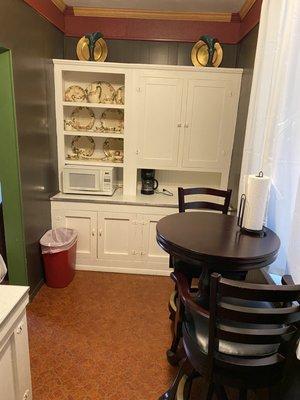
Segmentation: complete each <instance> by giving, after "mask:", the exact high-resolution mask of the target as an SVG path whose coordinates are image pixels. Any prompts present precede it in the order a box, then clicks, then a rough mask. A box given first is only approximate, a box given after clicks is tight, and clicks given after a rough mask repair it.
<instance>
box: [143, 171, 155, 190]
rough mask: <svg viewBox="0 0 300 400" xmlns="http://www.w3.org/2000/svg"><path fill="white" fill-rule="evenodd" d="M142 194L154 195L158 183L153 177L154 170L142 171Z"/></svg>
mask: <svg viewBox="0 0 300 400" xmlns="http://www.w3.org/2000/svg"><path fill="white" fill-rule="evenodd" d="M141 176H142V189H141V193H142V194H154V191H155V190H156V189H157V188H158V181H157V180H156V179H155V178H154V177H155V170H154V169H142V171H141Z"/></svg>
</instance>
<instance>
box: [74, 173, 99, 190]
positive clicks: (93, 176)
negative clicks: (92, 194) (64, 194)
mask: <svg viewBox="0 0 300 400" xmlns="http://www.w3.org/2000/svg"><path fill="white" fill-rule="evenodd" d="M67 176H68V181H69V182H68V184H67V186H68V188H69V189H70V190H86V191H99V190H100V182H101V180H100V171H95V170H94V171H88V170H86V171H80V172H79V171H69V172H68V173H67Z"/></svg>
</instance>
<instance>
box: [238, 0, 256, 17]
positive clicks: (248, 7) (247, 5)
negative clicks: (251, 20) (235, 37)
mask: <svg viewBox="0 0 300 400" xmlns="http://www.w3.org/2000/svg"><path fill="white" fill-rule="evenodd" d="M255 3H256V0H246V1H245V2H244V4H243V5H242V7H241V9H240V11H239V15H240V18H241V21H242V20H243V19H244V18H245V17H246V15H247V14H248V12H249V11H250V10H251V8H252V7H253V6H254V4H255Z"/></svg>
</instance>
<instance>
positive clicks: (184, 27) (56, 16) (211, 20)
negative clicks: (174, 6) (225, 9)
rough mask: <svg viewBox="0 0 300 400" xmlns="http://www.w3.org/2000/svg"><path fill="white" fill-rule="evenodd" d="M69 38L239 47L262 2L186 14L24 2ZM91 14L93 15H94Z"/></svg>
mask: <svg viewBox="0 0 300 400" xmlns="http://www.w3.org/2000/svg"><path fill="white" fill-rule="evenodd" d="M24 2H25V3H27V4H28V5H30V6H31V7H32V8H34V9H35V10H36V11H37V12H38V13H39V14H40V15H42V16H43V17H45V18H46V19H47V20H48V21H50V22H51V23H52V24H53V25H54V26H56V27H57V28H58V29H60V30H61V31H62V32H63V33H64V34H65V35H66V36H73V37H81V36H83V35H85V34H86V32H93V31H95V32H96V31H98V30H101V32H102V33H103V35H104V37H105V38H107V39H125V40H126V39H127V40H157V41H177V42H190V43H192V42H196V41H197V40H198V39H199V37H200V36H201V35H203V34H204V33H208V32H209V33H210V34H211V35H212V36H215V37H217V38H218V39H219V40H220V42H221V43H224V44H225V43H227V44H237V43H239V42H240V41H241V40H242V38H243V37H244V36H246V35H247V33H248V32H250V31H251V30H252V29H253V28H254V27H255V25H257V23H258V22H259V18H260V10H261V4H262V0H246V1H245V3H244V4H243V6H242V8H241V10H240V11H239V13H233V14H231V13H190V12H189V13H185V12H155V11H147V10H146V11H143V10H120V9H118V10H115V9H105V10H103V9H99V8H94V9H92V8H82V7H81V8H79V14H78V8H76V7H75V8H73V7H67V6H66V4H65V2H64V0H43V1H41V0H24ZM91 10H94V11H92V14H91Z"/></svg>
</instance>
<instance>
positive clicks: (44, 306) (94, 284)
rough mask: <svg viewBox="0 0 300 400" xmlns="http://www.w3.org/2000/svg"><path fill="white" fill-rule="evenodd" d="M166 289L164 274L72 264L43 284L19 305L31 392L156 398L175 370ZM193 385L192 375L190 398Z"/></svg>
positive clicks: (81, 399) (47, 397)
mask: <svg viewBox="0 0 300 400" xmlns="http://www.w3.org/2000/svg"><path fill="white" fill-rule="evenodd" d="M172 290H173V284H172V281H171V279H170V278H168V277H157V276H142V275H125V274H109V273H100V272H80V271H77V272H76V276H75V279H74V281H73V282H72V283H71V284H70V285H69V286H68V287H67V288H65V289H50V288H48V287H47V286H45V285H44V286H43V287H42V288H41V290H40V291H39V293H38V294H37V295H36V297H35V298H34V300H33V301H32V303H31V304H30V305H29V306H28V311H27V316H28V327H29V346H30V356H31V373H32V386H33V400H158V398H159V396H160V395H162V394H163V393H164V392H165V391H166V390H167V389H168V387H169V386H170V383H171V382H172V380H173V378H174V376H175V374H176V371H177V369H176V368H174V367H171V366H170V365H169V364H168V362H167V360H166V356H165V353H166V349H168V348H169V346H170V343H171V330H170V327H171V324H170V321H169V319H168V309H167V305H168V301H169V296H170V293H171V291H172ZM199 391H201V380H200V379H198V382H197V381H195V384H193V389H192V395H191V400H197V399H198V398H199ZM230 394H231V397H230V400H236V399H237V395H236V393H235V392H232V391H230ZM262 398H263V399H264V400H265V399H266V397H265V396H263V397H262ZM251 399H253V397H252V396H250V397H249V400H251Z"/></svg>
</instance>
